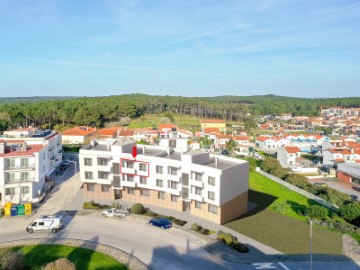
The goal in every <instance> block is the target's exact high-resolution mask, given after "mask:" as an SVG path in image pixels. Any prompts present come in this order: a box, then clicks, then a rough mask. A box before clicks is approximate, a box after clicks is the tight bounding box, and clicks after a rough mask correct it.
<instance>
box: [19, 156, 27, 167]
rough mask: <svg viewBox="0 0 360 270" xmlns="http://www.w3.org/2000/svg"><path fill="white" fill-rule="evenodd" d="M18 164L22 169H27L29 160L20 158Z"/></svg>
mask: <svg viewBox="0 0 360 270" xmlns="http://www.w3.org/2000/svg"><path fill="white" fill-rule="evenodd" d="M20 164H21V167H22V168H27V167H29V159H28V158H22V159H21V160H20Z"/></svg>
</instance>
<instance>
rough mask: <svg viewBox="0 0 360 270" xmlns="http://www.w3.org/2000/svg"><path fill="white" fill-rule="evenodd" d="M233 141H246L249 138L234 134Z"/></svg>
mask: <svg viewBox="0 0 360 270" xmlns="http://www.w3.org/2000/svg"><path fill="white" fill-rule="evenodd" d="M234 140H235V141H248V140H250V138H249V137H248V136H234Z"/></svg>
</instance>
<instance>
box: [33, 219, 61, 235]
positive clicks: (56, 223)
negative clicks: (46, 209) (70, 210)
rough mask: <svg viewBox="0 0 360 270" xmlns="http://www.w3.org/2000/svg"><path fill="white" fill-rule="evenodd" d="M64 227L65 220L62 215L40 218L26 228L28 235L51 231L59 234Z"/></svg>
mask: <svg viewBox="0 0 360 270" xmlns="http://www.w3.org/2000/svg"><path fill="white" fill-rule="evenodd" d="M62 227H63V218H62V216H61V215H55V216H40V217H39V218H38V219H36V220H34V221H33V222H31V223H30V225H29V226H27V227H26V231H27V232H28V233H33V232H36V231H51V232H52V233H57V232H58V231H59V230H61V228H62Z"/></svg>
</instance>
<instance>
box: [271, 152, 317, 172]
mask: <svg viewBox="0 0 360 270" xmlns="http://www.w3.org/2000/svg"><path fill="white" fill-rule="evenodd" d="M277 160H278V161H279V162H280V165H281V166H282V167H283V168H289V169H291V170H292V171H293V172H303V173H315V172H317V171H318V168H317V167H316V166H313V165H312V164H309V163H305V161H303V160H302V158H301V150H300V148H298V147H296V146H284V147H279V148H278V150H277Z"/></svg>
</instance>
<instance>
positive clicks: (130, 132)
mask: <svg viewBox="0 0 360 270" xmlns="http://www.w3.org/2000/svg"><path fill="white" fill-rule="evenodd" d="M119 136H124V137H128V136H134V130H133V129H127V130H125V129H122V130H120V134H119Z"/></svg>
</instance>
